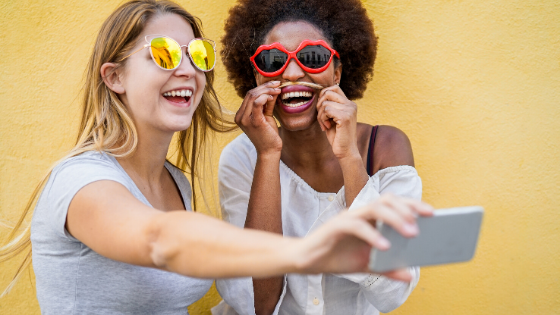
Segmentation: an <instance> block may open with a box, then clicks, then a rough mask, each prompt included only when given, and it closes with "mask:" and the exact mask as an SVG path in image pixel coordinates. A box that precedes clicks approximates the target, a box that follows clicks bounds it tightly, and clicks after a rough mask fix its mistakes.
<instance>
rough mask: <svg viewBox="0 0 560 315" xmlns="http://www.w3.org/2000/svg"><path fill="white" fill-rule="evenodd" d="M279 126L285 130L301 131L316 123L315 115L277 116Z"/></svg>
mask: <svg viewBox="0 0 560 315" xmlns="http://www.w3.org/2000/svg"><path fill="white" fill-rule="evenodd" d="M277 118H278V121H279V122H280V126H281V127H282V129H284V130H287V131H302V130H307V129H309V128H311V127H312V126H313V125H314V124H317V115H315V116H314V117H278V116H277Z"/></svg>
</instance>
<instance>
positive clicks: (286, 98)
mask: <svg viewBox="0 0 560 315" xmlns="http://www.w3.org/2000/svg"><path fill="white" fill-rule="evenodd" d="M314 100H315V90H314V89H312V88H310V87H308V86H303V85H289V86H285V87H283V88H282V93H280V95H279V97H278V103H279V105H280V107H281V109H282V110H283V111H284V112H287V113H290V114H292V113H301V112H303V111H305V110H306V109H307V108H309V107H310V106H311V104H313V101H314Z"/></svg>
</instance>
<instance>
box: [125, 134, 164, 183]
mask: <svg viewBox="0 0 560 315" xmlns="http://www.w3.org/2000/svg"><path fill="white" fill-rule="evenodd" d="M137 132H138V145H137V147H136V150H135V151H134V152H133V153H132V154H130V155H129V156H127V157H124V158H117V160H118V161H119V164H120V165H121V166H122V167H123V168H124V170H125V171H126V172H127V173H128V175H129V176H130V177H131V178H132V179H133V180H134V181H135V182H136V181H138V180H140V181H142V182H144V183H146V184H148V185H150V186H152V185H159V183H160V182H161V179H162V176H163V175H164V172H165V166H164V164H165V159H166V157H167V151H168V149H169V144H170V143H171V138H172V137H173V133H163V132H161V131H156V130H149V128H142V127H141V126H138V127H137Z"/></svg>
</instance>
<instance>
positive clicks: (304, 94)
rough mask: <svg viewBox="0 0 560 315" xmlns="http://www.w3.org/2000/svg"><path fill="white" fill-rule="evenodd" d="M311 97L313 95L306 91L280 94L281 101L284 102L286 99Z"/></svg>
mask: <svg viewBox="0 0 560 315" xmlns="http://www.w3.org/2000/svg"><path fill="white" fill-rule="evenodd" d="M311 96H313V93H311V92H307V91H301V92H289V93H284V94H282V99H283V100H285V99H287V98H294V97H311Z"/></svg>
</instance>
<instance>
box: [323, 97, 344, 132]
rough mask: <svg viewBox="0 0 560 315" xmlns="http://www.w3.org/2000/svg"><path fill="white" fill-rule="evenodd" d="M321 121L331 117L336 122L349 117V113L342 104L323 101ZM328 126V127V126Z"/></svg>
mask: <svg viewBox="0 0 560 315" xmlns="http://www.w3.org/2000/svg"><path fill="white" fill-rule="evenodd" d="M321 118H322V120H323V121H327V120H330V119H332V121H334V122H335V123H336V124H338V123H340V122H341V121H342V120H346V119H349V118H350V113H348V111H347V110H346V108H344V106H343V105H340V104H339V103H335V102H331V101H325V102H324V110H323V117H321ZM329 122H330V121H329ZM329 128H330V127H329Z"/></svg>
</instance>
